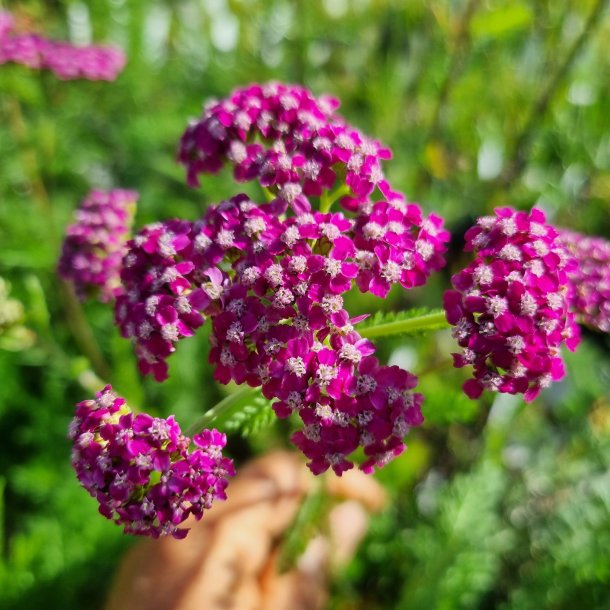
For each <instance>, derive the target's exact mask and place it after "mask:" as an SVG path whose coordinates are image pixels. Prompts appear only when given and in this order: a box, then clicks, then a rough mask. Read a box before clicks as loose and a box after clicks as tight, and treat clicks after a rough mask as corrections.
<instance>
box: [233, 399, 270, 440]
mask: <svg viewBox="0 0 610 610" xmlns="http://www.w3.org/2000/svg"><path fill="white" fill-rule="evenodd" d="M275 419H276V415H275V412H274V411H273V408H272V407H271V402H270V401H269V400H267V399H266V398H264V397H263V396H261V395H260V394H259V395H258V396H254V397H251V398H250V399H249V400H248V402H247V403H245V404H244V405H243V406H240V408H239V409H238V410H236V411H235V412H233V413H231V415H230V417H229V418H228V419H227V420H226V421H225V422H224V424H223V429H224V430H226V431H227V432H239V433H240V434H241V435H242V436H252V435H253V434H257V433H258V432H260V431H261V430H262V429H264V428H267V427H269V426H270V425H271V424H272V423H273V422H274V421H275Z"/></svg>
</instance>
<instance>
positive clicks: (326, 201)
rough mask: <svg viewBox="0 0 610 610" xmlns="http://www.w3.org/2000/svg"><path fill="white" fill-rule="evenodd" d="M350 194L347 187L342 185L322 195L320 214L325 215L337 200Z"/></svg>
mask: <svg viewBox="0 0 610 610" xmlns="http://www.w3.org/2000/svg"><path fill="white" fill-rule="evenodd" d="M350 192H351V191H350V190H349V186H347V184H342V185H341V186H339V187H337V189H336V190H334V191H333V192H332V193H330V194H328V193H326V192H324V193H322V196H321V197H320V212H322V214H326V213H327V212H328V211H329V210H330V208H331V207H332V205H333V203H335V201H337V199H340V198H341V197H344V196H345V195H349V194H350Z"/></svg>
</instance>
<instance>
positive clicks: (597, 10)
mask: <svg viewBox="0 0 610 610" xmlns="http://www.w3.org/2000/svg"><path fill="white" fill-rule="evenodd" d="M607 5H608V0H597V2H596V3H595V5H594V7H593V9H592V11H591V13H590V14H589V18H588V19H587V22H586V24H585V26H584V27H583V30H582V32H581V33H580V36H578V38H577V39H576V40H575V42H574V44H573V45H572V48H571V49H570V50H569V51H568V54H567V55H566V57H565V59H564V61H563V63H561V64H560V65H559V67H558V69H557V70H556V71H555V73H554V74H553V75H552V76H551V78H550V79H549V81H548V83H547V85H546V87H544V88H543V89H542V92H541V93H540V96H539V97H538V99H537V100H536V101H535V102H534V104H533V105H532V107H531V109H530V112H529V115H528V117H527V119H526V121H525V124H524V126H523V128H522V129H521V131H520V132H519V134H518V135H517V137H516V139H515V142H514V144H513V146H512V155H511V158H512V161H511V162H510V163H509V164H508V166H507V168H506V170H505V171H504V172H503V173H502V175H501V177H500V183H501V185H500V188H504V187H506V186H508V185H510V184H511V183H513V182H514V181H515V180H517V179H518V178H519V176H521V174H522V173H523V170H524V169H525V167H526V166H527V153H528V152H529V149H530V147H531V144H532V141H533V138H534V135H535V133H536V128H537V126H538V125H539V124H540V123H541V121H542V119H543V117H544V115H545V114H546V112H547V110H548V107H549V104H550V102H551V100H552V99H553V96H554V95H555V92H556V91H557V89H558V87H559V85H560V84H561V82H562V81H563V79H564V78H565V76H566V74H567V73H568V71H569V69H570V68H571V67H572V64H573V63H574V60H575V59H576V57H577V56H578V54H579V53H580V51H581V50H582V48H583V46H584V44H585V42H586V41H587V39H589V38H590V37H591V35H592V33H593V31H594V30H595V28H596V27H597V25H598V24H599V22H600V20H601V18H602V15H603V14H604V9H605V8H606V6H607Z"/></svg>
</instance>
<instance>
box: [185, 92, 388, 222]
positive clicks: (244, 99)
mask: <svg viewBox="0 0 610 610" xmlns="http://www.w3.org/2000/svg"><path fill="white" fill-rule="evenodd" d="M338 106H339V102H338V100H336V99H334V98H330V97H321V98H315V97H314V96H313V95H312V93H311V92H310V91H309V90H308V89H306V88H304V87H299V86H296V85H285V84H274V83H270V84H267V85H258V84H255V85H250V86H248V87H245V88H243V89H237V90H235V91H234V92H233V93H232V94H231V95H230V96H229V97H228V98H226V99H223V100H221V101H218V102H211V103H209V104H207V105H206V106H205V108H204V111H203V116H202V117H201V118H200V119H199V120H196V121H194V122H192V123H191V124H190V125H189V126H188V128H187V129H186V131H185V132H184V134H183V136H182V139H181V143H180V151H179V155H178V158H179V161H180V162H181V163H182V164H183V165H184V166H185V167H186V170H187V182H188V184H189V185H191V186H198V184H199V179H198V176H199V174H202V173H216V172H217V171H218V170H220V169H221V167H223V165H224V164H225V163H229V164H231V165H232V166H233V169H234V176H235V179H236V180H237V181H238V182H244V181H249V180H257V181H258V182H259V183H260V184H261V186H263V187H266V188H269V189H270V190H271V191H272V192H273V193H274V194H275V195H276V196H277V200H278V203H280V204H281V205H283V206H290V207H291V208H292V209H293V210H295V211H296V212H297V213H302V212H307V211H310V204H309V199H308V197H312V196H314V197H319V196H321V195H322V194H323V193H324V192H326V191H329V190H331V189H333V188H334V186H335V183H336V182H337V180H339V182H340V184H342V185H344V186H345V187H347V188H346V191H345V192H346V193H347V190H349V191H350V193H349V195H347V194H346V195H345V196H343V197H342V199H341V203H342V205H343V206H344V207H346V208H349V209H352V210H355V209H357V208H358V207H359V206H360V205H361V204H363V203H365V202H366V201H367V199H368V197H369V196H370V195H371V193H372V192H373V191H374V190H375V188H376V187H378V188H379V190H380V191H381V193H382V194H383V196H384V197H386V198H388V197H391V196H392V195H393V191H392V190H391V189H390V186H389V184H388V182H387V181H386V180H385V178H384V175H383V171H382V169H381V165H380V161H381V160H383V159H389V158H390V157H391V153H390V151H389V149H387V148H384V147H382V146H381V144H380V143H379V142H376V141H373V140H370V139H369V138H368V137H366V136H365V135H363V134H362V133H360V131H358V130H357V129H355V128H354V127H351V126H350V125H348V124H347V123H346V122H345V121H344V120H343V118H341V117H340V116H338V115H337V114H335V113H334V111H335V110H336V109H337V107H338Z"/></svg>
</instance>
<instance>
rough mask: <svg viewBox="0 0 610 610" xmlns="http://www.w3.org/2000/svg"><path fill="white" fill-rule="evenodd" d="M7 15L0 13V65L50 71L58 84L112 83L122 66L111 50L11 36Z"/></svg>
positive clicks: (120, 57)
mask: <svg viewBox="0 0 610 610" xmlns="http://www.w3.org/2000/svg"><path fill="white" fill-rule="evenodd" d="M13 28H14V20H13V18H12V16H11V14H10V13H7V12H3V11H0V64H5V63H9V62H12V63H17V64H22V65H24V66H27V67H28V68H33V69H38V70H50V71H51V72H53V73H54V74H55V75H56V76H57V77H58V78H60V79H62V80H74V79H87V80H106V81H113V80H115V79H116V77H117V76H118V75H119V73H120V72H121V71H122V70H123V67H124V66H125V55H124V53H123V52H122V51H121V50H119V49H117V48H114V47H101V46H84V47H76V46H74V45H71V44H69V43H67V42H57V41H54V40H49V39H47V38H44V37H42V36H38V35H37V34H30V33H27V34H15V33H13Z"/></svg>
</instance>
